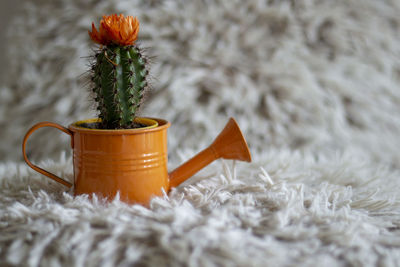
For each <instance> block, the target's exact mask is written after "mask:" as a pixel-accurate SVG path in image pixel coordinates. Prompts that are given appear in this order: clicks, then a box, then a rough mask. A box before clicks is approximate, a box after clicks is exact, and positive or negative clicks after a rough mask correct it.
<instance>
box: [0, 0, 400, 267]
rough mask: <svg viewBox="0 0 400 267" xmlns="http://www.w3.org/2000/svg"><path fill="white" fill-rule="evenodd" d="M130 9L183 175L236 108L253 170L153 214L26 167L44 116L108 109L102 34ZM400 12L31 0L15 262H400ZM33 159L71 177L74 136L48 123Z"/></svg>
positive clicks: (219, 175)
mask: <svg viewBox="0 0 400 267" xmlns="http://www.w3.org/2000/svg"><path fill="white" fill-rule="evenodd" d="M120 12H121V13H125V14H130V15H136V16H138V18H139V20H140V22H141V31H140V34H139V39H140V40H141V46H143V47H148V50H147V53H148V54H149V55H150V56H155V58H154V60H153V65H152V68H151V75H152V76H153V77H154V78H153V80H152V87H153V90H152V91H151V94H150V95H149V96H148V101H147V102H146V105H145V107H144V109H143V110H142V111H141V114H142V115H143V116H153V117H162V118H165V119H167V120H169V121H171V122H172V127H171V128H170V129H169V137H168V139H169V159H170V161H169V165H170V169H173V168H174V167H175V166H178V165H179V163H180V162H182V161H183V160H186V159H188V158H189V157H191V156H192V155H193V154H194V153H195V152H197V151H198V150H199V149H201V148H204V147H205V146H206V145H208V144H209V143H210V142H211V141H212V139H213V138H214V137H215V136H216V135H217V134H218V132H219V131H220V130H221V128H222V127H223V125H224V124H225V123H226V121H227V120H228V118H229V117H230V116H232V117H235V118H236V119H237V121H238V123H239V125H240V127H241V129H242V130H243V132H244V134H245V136H246V139H247V140H248V143H249V145H250V149H251V151H252V154H253V157H254V161H253V163H251V164H245V163H241V162H232V161H217V162H215V163H213V164H212V165H210V166H209V167H207V168H206V169H204V170H203V171H202V172H200V173H199V174H197V175H195V176H194V177H193V178H191V179H190V180H189V181H187V182H186V183H185V184H184V185H182V186H180V187H179V188H177V189H175V190H173V191H172V192H171V193H170V195H169V196H165V198H156V199H154V200H153V201H152V203H151V205H150V207H149V208H144V207H141V206H138V205H132V206H129V205H126V204H124V203H121V202H120V201H119V200H118V199H115V200H113V201H112V202H105V201H104V200H101V199H94V200H89V199H88V197H87V196H80V197H76V198H74V197H72V195H71V192H65V188H63V187H62V186H61V185H58V184H55V183H53V182H51V181H48V180H47V179H46V178H43V177H42V176H41V175H39V174H37V173H35V172H34V171H31V170H30V169H29V168H28V167H27V166H26V165H25V164H22V163H19V162H20V160H21V154H20V145H21V140H22V136H23V134H24V132H25V131H26V130H27V129H28V128H29V127H30V126H31V125H33V124H34V123H35V122H39V121H43V120H48V121H54V122H59V123H61V124H64V125H67V124H69V123H71V122H73V121H76V120H79V119H83V118H89V117H95V116H96V113H95V112H94V104H93V103H92V102H91V100H90V98H89V96H88V90H87V88H85V86H86V80H85V78H84V76H85V75H82V74H84V73H85V71H86V70H87V59H86V57H87V56H88V55H90V53H91V48H93V47H94V46H93V44H92V43H91V42H90V41H89V38H88V35H87V30H88V29H89V27H90V24H91V22H92V21H98V20H99V18H100V16H101V15H102V14H108V13H120ZM399 12H400V3H399V2H398V1H394V0H393V1H389V0H388V1H373V0H367V1H362V2H360V1H355V0H343V1H340V0H337V1H328V0H325V1H317V0H314V1H312V0H308V1H307V0H301V1H257V0H249V1H239V0H237V1H236V0H234V1H228V0H226V1H225V0H224V1H212V0H204V1H200V0H197V1H183V0H178V1H157V0H147V1H128V0H120V1H117V0H111V1H79V0H55V1H50V0H40V1H35V2H32V3H30V2H27V3H24V8H23V9H22V10H21V14H20V16H19V17H17V18H15V19H14V21H13V22H12V23H11V27H10V31H9V43H8V50H7V55H8V57H9V59H10V60H9V62H8V65H9V70H8V74H7V81H6V83H5V84H4V85H3V86H2V88H1V91H0V126H1V131H0V138H1V140H2V141H1V143H0V158H1V161H2V163H0V183H1V188H0V263H5V264H9V265H21V264H26V265H29V266H39V265H40V266H44V265H54V266H57V265H68V266H115V265H120V266H129V265H132V264H139V265H140V264H143V265H153V266H154V265H156V266H158V265H160V266H162V265H170V266H180V265H182V266H184V265H191V266H217V265H219V266H221V265H223V266H225V265H226V266H235V265H237V266H266V265H270V266H277V265H282V266H290V265H296V264H299V265H305V266H310V265H316V264H318V265H323V266H326V265H329V266H346V265H355V266H376V265H381V266H397V265H399V264H400V249H399V247H400V230H399V229H400V228H399V226H400V208H399V204H400V202H399V201H400V198H399V196H398V194H397V191H398V189H399V186H400V181H399V178H400V175H399V174H400V173H399V171H400V153H399V149H400V138H399V135H400V18H399V16H398V14H399ZM62 151H65V152H62ZM60 155H61V157H60ZM29 157H30V158H31V159H34V160H35V161H36V162H40V163H39V164H40V165H41V166H45V167H46V168H47V169H49V170H52V171H54V172H56V173H57V174H59V175H62V176H66V177H68V178H69V179H71V178H72V173H71V172H72V167H71V162H70V160H71V159H70V151H69V148H68V139H67V136H63V135H62V134H58V133H56V132H55V131H54V130H41V131H40V133H39V132H38V133H37V134H35V135H34V136H33V137H32V138H31V140H30V144H29Z"/></svg>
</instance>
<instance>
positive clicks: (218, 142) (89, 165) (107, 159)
mask: <svg viewBox="0 0 400 267" xmlns="http://www.w3.org/2000/svg"><path fill="white" fill-rule="evenodd" d="M137 120H138V122H140V123H141V124H144V125H146V127H143V128H136V129H122V130H107V129H91V128H87V127H85V125H87V124H90V123H95V122H97V121H98V119H90V120H84V121H78V122H75V123H73V124H71V125H70V126H69V127H68V128H65V127H63V126H61V125H59V124H56V123H52V122H40V123H38V124H36V125H34V126H33V127H32V128H31V129H30V130H29V131H28V132H27V133H26V135H25V137H24V141H23V144H22V153H23V156H24V159H25V161H26V163H27V164H28V165H29V166H30V167H31V168H32V169H34V170H36V171H38V172H39V173H41V174H43V175H45V176H47V177H49V178H51V179H53V180H55V181H57V182H59V183H61V184H63V185H65V186H67V187H72V186H74V194H75V195H79V194H89V195H91V194H93V193H95V194H97V195H99V196H102V197H106V198H113V197H114V196H115V195H116V194H117V192H119V194H120V198H121V200H123V201H125V202H128V203H141V204H148V203H149V201H150V199H151V198H152V197H153V196H161V195H162V194H163V190H164V191H165V192H168V191H169V190H170V189H171V188H172V187H176V186H178V185H179V184H181V183H182V182H184V181H185V180H186V179H188V178H190V177H191V176H192V175H194V174H195V173H196V172H198V171H199V170H200V169H202V168H204V167H205V166H207V165H208V164H210V163H211V162H212V161H214V160H216V159H218V158H224V159H236V160H242V161H247V162H250V161H251V155H250V151H249V148H248V146H247V143H246V140H245V139H244V137H243V134H242V133H241V131H240V129H239V127H238V125H237V123H236V121H235V120H234V119H233V118H231V119H230V120H229V122H228V123H227V124H226V126H225V128H224V129H223V130H222V132H221V133H220V134H219V135H218V137H217V138H216V139H215V140H214V142H213V143H212V144H211V145H210V146H209V147H207V148H206V149H204V150H202V151H201V152H199V153H198V154H197V155H196V156H194V157H193V158H191V159H190V160H188V161H187V162H185V163H184V164H183V165H181V166H180V167H178V168H177V169H175V170H174V171H172V172H170V173H168V170H167V155H168V153H167V129H168V127H169V126H170V123H169V122H167V121H165V120H163V119H157V118H138V119H137ZM42 127H54V128H57V129H59V130H61V131H63V132H64V133H66V134H68V135H70V136H71V147H72V149H73V163H74V183H73V184H72V183H70V182H68V181H66V180H64V179H62V178H60V177H58V176H56V175H54V174H52V173H50V172H48V171H46V170H44V169H42V168H40V167H38V166H36V165H34V164H32V163H31V162H30V161H29V159H28V157H27V155H26V151H25V147H26V143H27V140H28V138H29V136H30V135H31V134H32V133H33V132H34V131H36V130H37V129H39V128H42Z"/></svg>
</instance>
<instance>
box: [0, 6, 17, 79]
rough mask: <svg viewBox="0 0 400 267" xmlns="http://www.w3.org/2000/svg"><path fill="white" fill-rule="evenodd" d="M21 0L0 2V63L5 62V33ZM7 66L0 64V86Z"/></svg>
mask: <svg viewBox="0 0 400 267" xmlns="http://www.w3.org/2000/svg"><path fill="white" fill-rule="evenodd" d="M21 1H22V0H0V62H5V61H6V60H7V58H6V53H5V51H4V48H5V47H6V45H5V40H6V32H7V27H8V25H9V22H10V20H11V19H12V17H13V16H14V15H15V14H16V13H17V10H18V7H19V6H20V3H21ZM5 66H7V64H0V84H2V83H3V77H4V76H3V75H4V67H5Z"/></svg>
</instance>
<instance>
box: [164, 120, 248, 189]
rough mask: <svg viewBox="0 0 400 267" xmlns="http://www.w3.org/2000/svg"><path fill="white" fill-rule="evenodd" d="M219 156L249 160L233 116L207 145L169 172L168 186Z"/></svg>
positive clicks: (188, 176) (174, 185) (186, 177)
mask: <svg viewBox="0 0 400 267" xmlns="http://www.w3.org/2000/svg"><path fill="white" fill-rule="evenodd" d="M219 158H224V159H235V160H241V161H247V162H251V154H250V150H249V148H248V146H247V143H246V140H245V139H244V136H243V134H242V132H241V131H240V128H239V126H238V124H237V123H236V121H235V120H234V119H233V118H230V119H229V121H228V123H227V124H226V126H225V128H224V129H223V130H222V132H221V133H220V134H219V135H218V136H217V138H215V140H214V142H213V143H212V144H211V145H210V146H209V147H207V148H206V149H204V150H202V151H201V152H199V153H198V154H197V155H195V156H194V157H193V158H191V159H189V160H188V161H186V162H185V163H184V164H182V165H181V166H179V167H178V168H176V169H175V170H173V171H172V172H171V173H169V180H170V188H172V187H176V186H178V185H179V184H181V183H182V182H184V181H185V180H186V179H188V178H190V177H192V176H193V175H194V174H195V173H196V172H198V171H199V170H201V169H202V168H204V167H205V166H207V165H208V164H210V163H211V162H213V161H214V160H216V159H219Z"/></svg>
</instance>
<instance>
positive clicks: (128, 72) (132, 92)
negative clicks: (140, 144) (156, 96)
mask: <svg viewBox="0 0 400 267" xmlns="http://www.w3.org/2000/svg"><path fill="white" fill-rule="evenodd" d="M146 62H147V60H146V59H145V58H144V57H143V55H142V53H141V51H140V49H139V48H138V47H137V46H136V45H127V46H120V45H108V46H105V47H103V48H101V49H100V50H99V51H98V52H97V53H96V55H95V62H94V64H93V66H92V81H93V83H94V87H93V92H94V93H95V95H96V96H95V101H96V102H97V104H98V105H97V109H98V110H99V112H100V115H99V117H100V118H101V120H102V125H101V126H102V128H106V129H118V128H135V127H136V126H137V124H135V122H134V118H135V116H136V113H137V111H138V109H139V107H140V104H141V103H142V101H143V96H144V94H145V91H146V89H147V86H148V83H147V76H148V70H147V68H146Z"/></svg>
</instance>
